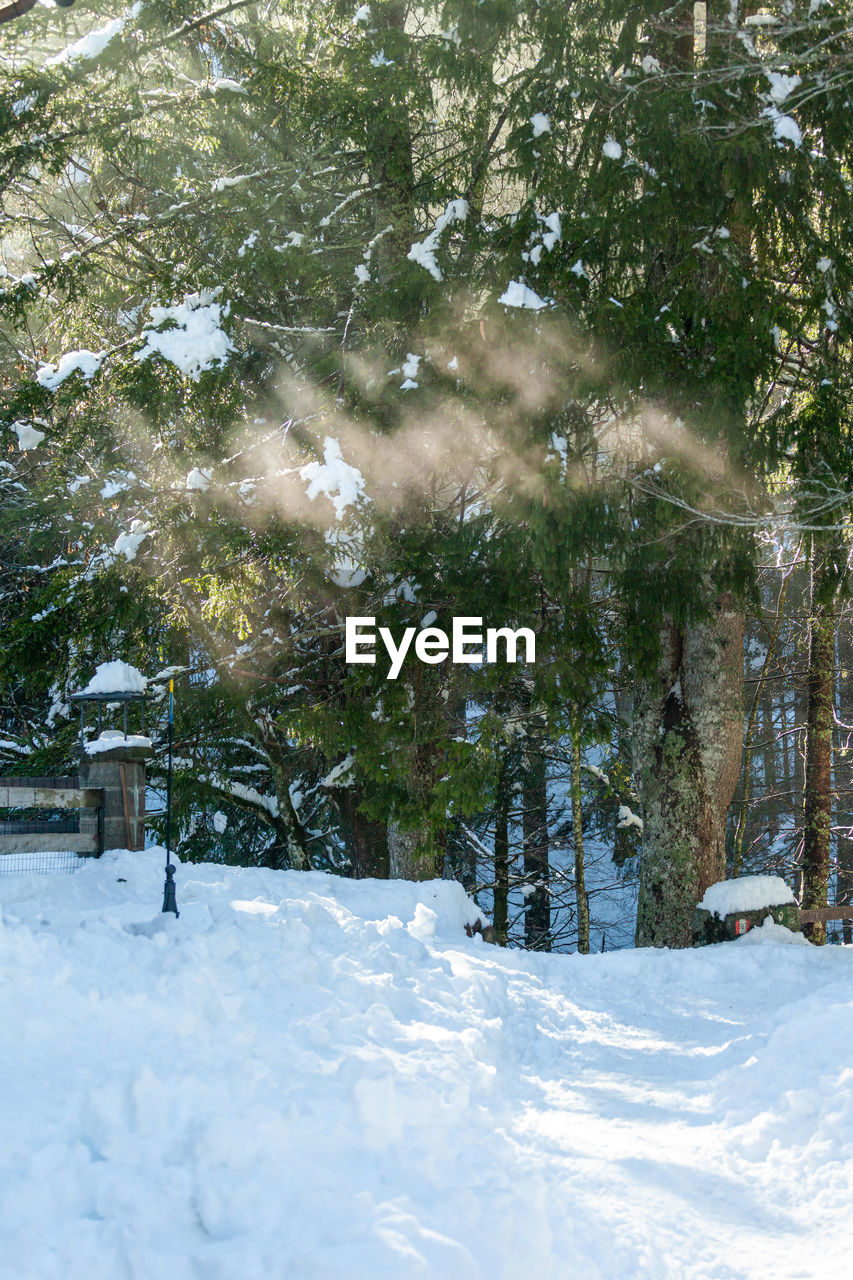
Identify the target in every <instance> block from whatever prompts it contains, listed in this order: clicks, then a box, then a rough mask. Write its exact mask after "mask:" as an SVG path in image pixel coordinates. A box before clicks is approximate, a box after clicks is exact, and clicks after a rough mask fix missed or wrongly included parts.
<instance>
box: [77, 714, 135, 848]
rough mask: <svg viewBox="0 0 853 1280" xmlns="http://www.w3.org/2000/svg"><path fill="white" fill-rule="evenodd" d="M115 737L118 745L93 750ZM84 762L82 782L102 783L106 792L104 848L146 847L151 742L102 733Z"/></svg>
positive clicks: (93, 784)
mask: <svg viewBox="0 0 853 1280" xmlns="http://www.w3.org/2000/svg"><path fill="white" fill-rule="evenodd" d="M107 740H108V741H114V742H115V746H109V747H106V746H105V747H104V749H103V750H98V751H96V752H92V751H91V748H92V747H93V746H95V745H98V746H100V745H101V743H104V742H105V741H107ZM88 747H89V750H88V751H87V752H86V753H85V754H84V755H83V759H82V761H81V764H80V785H81V786H83V787H100V788H102V789H103V792H104V808H103V817H102V821H103V848H104V849H134V850H136V849H144V848H145V761H146V759H147V758H148V757H149V756H150V755H151V754H152V751H151V746H150V744H148V745H143V744H142V743H140V742H139V739H136V741H134V740H133V739H130V740H128V739H125V738H124V736H123V735H122V734H117V735H116V736H115V738H112V737H110V738H109V739H108V738H107V734H102V735H101V738H100V739H98V742H97V744H95V743H89V744H88Z"/></svg>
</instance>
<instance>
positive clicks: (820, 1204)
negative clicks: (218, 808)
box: [0, 850, 853, 1280]
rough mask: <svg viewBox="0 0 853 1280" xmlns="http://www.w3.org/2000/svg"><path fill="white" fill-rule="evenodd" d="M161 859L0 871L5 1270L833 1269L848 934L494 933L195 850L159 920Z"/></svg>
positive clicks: (239, 1279)
mask: <svg viewBox="0 0 853 1280" xmlns="http://www.w3.org/2000/svg"><path fill="white" fill-rule="evenodd" d="M163 865H164V855H163V852H162V850H149V851H147V852H146V853H143V854H124V853H122V854H107V855H105V856H104V857H103V858H102V859H100V861H94V860H93V861H85V862H84V864H83V866H82V868H81V870H80V871H79V873H78V874H77V875H75V876H72V877H68V876H62V877H60V876H58V877H55V878H50V877H38V876H25V877H20V878H12V877H4V878H3V881H4V882H2V883H0V910H2V925H0V963H2V964H3V965H4V966H5V968H6V972H7V973H8V974H10V975H12V976H13V979H14V980H13V981H8V982H6V983H4V984H2V986H0V1020H2V1025H3V1028H4V1033H5V1034H4V1040H5V1050H4V1074H3V1090H2V1092H0V1128H2V1134H3V1145H2V1151H3V1158H2V1167H0V1205H2V1209H0V1214H2V1220H3V1258H4V1263H3V1268H2V1271H3V1274H4V1275H5V1276H8V1277H10V1278H11V1277H13V1276H14V1277H16V1280H17V1278H18V1277H25V1276H26V1277H30V1276H32V1277H34V1278H35V1277H38V1278H39V1280H48V1277H56V1278H57V1280H59V1278H60V1277H61V1280H91V1278H92V1277H93V1276H105V1277H107V1276H109V1277H112V1276H131V1275H133V1276H136V1277H139V1278H140V1280H155V1277H157V1278H159V1277H161V1276H168V1277H170V1278H171V1280H190V1278H191V1277H193V1278H194V1277H205V1280H208V1278H209V1280H214V1277H216V1278H217V1280H255V1278H257V1280H261V1278H262V1277H263V1278H264V1280H267V1278H268V1277H273V1276H282V1277H284V1276H292V1277H298V1278H299V1280H302V1278H304V1280H308V1278H309V1277H316V1278H317V1280H319V1278H320V1277H323V1278H324V1280H367V1278H368V1277H369V1278H370V1280H410V1278H411V1280H414V1278H415V1277H420V1278H422V1280H486V1278H487V1277H488V1278H489V1280H491V1278H493V1277H494V1278H504V1280H509V1277H515V1276H525V1277H529V1278H530V1280H555V1278H557V1277H562V1276H565V1275H567V1274H572V1275H583V1276H589V1277H591V1278H592V1280H613V1278H614V1277H619V1280H650V1278H651V1277H656V1278H659V1280H667V1278H668V1277H676V1276H677V1277H678V1278H679V1280H708V1278H709V1277H715V1278H717V1280H737V1278H738V1277H753V1278H754V1280H759V1278H763V1277H765V1276H774V1277H793V1276H795V1275H799V1276H817V1275H821V1276H829V1275H843V1274H845V1273H846V1266H847V1256H848V1253H849V1227H848V1225H847V1219H848V1209H849V1203H850V1198H851V1195H853V1069H851V1067H850V1066H849V1065H848V1057H849V1055H848V1046H849V1043H850V1039H851V1036H853V999H851V966H853V951H851V950H849V949H845V948H841V947H826V948H816V947H809V946H806V947H799V946H787V945H786V946H779V945H778V944H777V943H776V942H775V941H774V940H772V939H769V940H767V939H764V938H763V937H762V938H761V945H760V946H758V947H756V946H755V945H752V946H746V945H745V944H741V943H732V944H723V945H721V946H719V947H713V948H703V949H701V950H697V951H687V952H667V951H651V950H650V951H623V952H613V953H607V954H605V955H591V956H558V955H554V956H549V955H541V954H526V953H523V952H514V951H501V950H500V949H498V948H496V947H492V946H489V945H487V944H486V943H484V942H483V941H482V939H481V938H479V937H477V938H472V939H469V938H467V937H466V936H465V933H464V924H465V922H466V921H469V922H470V920H471V918H472V915H473V912H472V909H471V906H470V903H469V902H468V900H467V899H466V898H465V896H464V894H463V893H462V890H461V889H460V888H459V887H458V886H457V885H455V884H451V883H447V882H440V881H432V882H428V883H426V884H422V885H415V884H410V883H406V882H377V881H370V880H361V881H346V880H342V879H340V878H337V877H332V876H325V875H321V874H319V873H310V874H300V873H296V872H273V871H265V870H258V869H246V868H234V867H224V866H182V867H179V868H178V873H177V877H176V880H177V893H178V905H179V907H180V910H181V916H180V919H179V920H177V921H176V920H175V919H174V918H173V917H172V916H168V915H167V916H163V915H161V914H160V911H159V906H160V902H161V900H162V887H163ZM764 932H765V930H755V931H754V934H759V933H760V934H762V935H763V934H764ZM752 936H753V935H749V937H752ZM567 1259H571V1262H570V1263H567ZM818 1259H819V1262H818V1261H817V1260H818Z"/></svg>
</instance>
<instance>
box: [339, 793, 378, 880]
mask: <svg viewBox="0 0 853 1280" xmlns="http://www.w3.org/2000/svg"><path fill="white" fill-rule="evenodd" d="M330 791H331V798H332V801H333V803H334V806H335V808H336V809H337V811H338V816H339V818H340V822H341V834H342V836H343V841H344V844H345V846H346V851H347V853H348V854H349V859H350V863H351V865H352V876H353V879H354V880H364V879H366V878H372V879H376V880H387V879H388V877H389V875H390V865H389V858H388V828H387V826H386V825H385V823H384V822H377V821H376V820H375V819H374V818H368V817H366V816H365V815H364V814H363V813H361V812H360V811H359V807H358V806H359V801H360V799H361V793H360V792H359V790H358V788H356V787H332V788H330Z"/></svg>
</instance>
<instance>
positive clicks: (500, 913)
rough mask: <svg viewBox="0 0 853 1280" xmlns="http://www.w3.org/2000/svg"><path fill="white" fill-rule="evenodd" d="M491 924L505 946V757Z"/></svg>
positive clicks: (496, 815)
mask: <svg viewBox="0 0 853 1280" xmlns="http://www.w3.org/2000/svg"><path fill="white" fill-rule="evenodd" d="M493 923H494V927H495V934H496V936H497V941H498V945H499V946H501V947H505V946H506V940H507V931H508V927H509V788H508V786H507V761H506V756H505V755H504V758H503V760H502V762H501V767H500V774H499V776H498V795H497V810H496V813H495V890H494V913H493Z"/></svg>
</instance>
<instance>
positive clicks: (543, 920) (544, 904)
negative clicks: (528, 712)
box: [522, 727, 551, 951]
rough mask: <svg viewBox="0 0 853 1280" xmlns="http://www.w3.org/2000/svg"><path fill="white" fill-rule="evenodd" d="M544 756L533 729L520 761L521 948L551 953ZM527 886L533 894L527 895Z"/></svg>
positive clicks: (538, 738)
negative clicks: (524, 891)
mask: <svg viewBox="0 0 853 1280" xmlns="http://www.w3.org/2000/svg"><path fill="white" fill-rule="evenodd" d="M545 764H546V762H545V752H544V750H543V742H542V737H541V735H540V734H538V733H537V732H536V729H535V727H532V730H531V731H529V732H528V737H527V740H526V746H525V750H524V759H523V764H522V768H523V791H522V799H523V805H524V812H523V815H522V841H523V857H524V878H525V882H526V884H527V886H528V896H527V899H526V901H525V906H524V945H525V946H526V947H527V949H528V951H550V950H551V899H550V891H549V880H550V867H549V857H548V855H549V848H548V792H547V785H546V784H547V777H546V767H545ZM530 886H532V887H533V892H532V893H530V892H529V888H530Z"/></svg>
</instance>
